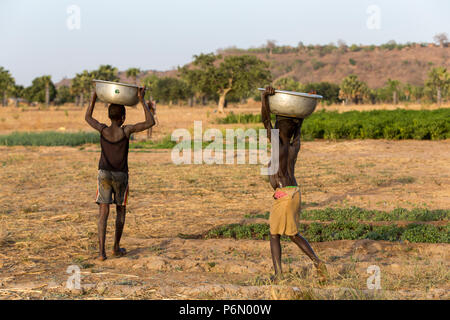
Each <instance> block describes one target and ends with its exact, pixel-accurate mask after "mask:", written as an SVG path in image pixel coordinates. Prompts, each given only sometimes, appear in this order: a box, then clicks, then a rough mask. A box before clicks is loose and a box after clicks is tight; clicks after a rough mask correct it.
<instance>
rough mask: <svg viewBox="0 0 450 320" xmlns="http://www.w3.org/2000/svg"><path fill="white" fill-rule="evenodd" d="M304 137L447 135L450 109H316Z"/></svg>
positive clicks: (229, 119) (239, 117)
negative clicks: (339, 111) (346, 110)
mask: <svg viewBox="0 0 450 320" xmlns="http://www.w3.org/2000/svg"><path fill="white" fill-rule="evenodd" d="M217 123H221V124H231V123H242V124H246V123H261V115H260V114H234V113H230V114H228V115H227V116H226V117H225V118H221V119H218V120H217ZM302 136H303V137H304V139H389V140H403V139H415V140H440V139H448V138H450V109H449V108H441V109H437V110H404V109H397V110H372V111H348V112H343V113H338V112H336V111H333V112H331V111H324V110H322V111H319V112H316V113H313V114H312V115H311V116H310V117H309V118H307V120H306V121H305V122H304V123H303V126H302Z"/></svg>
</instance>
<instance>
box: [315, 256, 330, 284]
mask: <svg viewBox="0 0 450 320" xmlns="http://www.w3.org/2000/svg"><path fill="white" fill-rule="evenodd" d="M315 267H316V274H317V277H318V278H319V283H324V282H326V281H327V280H328V270H327V266H326V265H325V262H323V261H320V262H319V263H318V264H316V265H315Z"/></svg>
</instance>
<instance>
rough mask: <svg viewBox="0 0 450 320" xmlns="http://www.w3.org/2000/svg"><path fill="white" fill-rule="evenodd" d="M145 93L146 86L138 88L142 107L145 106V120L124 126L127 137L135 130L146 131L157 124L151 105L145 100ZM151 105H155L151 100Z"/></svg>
mask: <svg viewBox="0 0 450 320" xmlns="http://www.w3.org/2000/svg"><path fill="white" fill-rule="evenodd" d="M144 95H145V88H139V89H138V97H139V101H140V102H141V104H142V107H143V108H144V113H145V121H143V122H139V123H136V124H131V125H126V126H124V131H125V134H126V135H127V137H129V136H130V135H131V134H132V133H133V132H140V131H144V130H147V129H149V128H151V127H153V126H154V125H155V118H154V117H153V114H152V112H151V111H150V108H149V106H148V105H147V103H146V102H145V100H144ZM150 106H151V108H153V105H152V103H151V102H150Z"/></svg>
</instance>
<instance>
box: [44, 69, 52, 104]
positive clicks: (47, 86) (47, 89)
mask: <svg viewBox="0 0 450 320" xmlns="http://www.w3.org/2000/svg"><path fill="white" fill-rule="evenodd" d="M42 81H44V84H45V106H47V107H48V105H49V103H50V82H51V81H52V77H51V76H42Z"/></svg>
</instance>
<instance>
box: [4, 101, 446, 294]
mask: <svg viewBox="0 0 450 320" xmlns="http://www.w3.org/2000/svg"><path fill="white" fill-rule="evenodd" d="M99 106H100V105H99ZM5 109H6V110H5ZM237 109H243V110H245V112H247V110H248V109H251V107H245V108H237ZM66 110H67V112H68V114H69V115H68V116H66V114H65V110H64V109H62V110H52V111H48V110H47V111H43V110H41V111H27V110H24V111H20V110H16V109H14V110H11V109H10V108H0V119H2V118H4V119H5V121H2V122H0V132H1V133H7V132H11V131H15V130H19V131H36V130H58V129H59V128H62V127H63V128H65V130H69V131H77V130H87V129H88V128H87V125H86V124H85V123H84V119H83V114H84V113H83V111H82V110H79V109H75V108H68V109H66ZM128 110H129V121H130V122H131V121H135V120H138V119H139V118H140V117H141V116H142V117H143V115H142V110H140V109H137V110H136V109H128ZM255 110H256V109H255ZM104 111H106V110H105V109H103V106H101V107H99V108H98V110H97V111H96V112H97V115H98V117H99V118H100V119H101V120H104V121H106V117H105V112H104ZM158 112H159V113H158V117H159V120H160V126H159V127H157V128H155V131H154V132H155V136H156V137H162V136H165V135H167V134H168V133H170V132H171V131H172V130H173V129H174V128H177V127H181V128H191V127H192V125H193V119H196V120H203V121H205V123H206V125H205V127H206V126H211V125H212V123H213V122H214V118H215V115H214V113H213V108H212V107H209V108H203V109H201V110H200V108H193V109H187V108H177V107H173V108H169V107H162V108H160V109H159V110H158ZM16 114H18V115H19V116H18V117H15V115H16ZM127 121H128V120H127ZM36 123H37V124H36ZM61 130H62V129H61ZM98 151H99V148H98V146H95V145H90V146H82V147H77V148H71V147H0V180H1V181H2V186H1V189H0V299H23V298H32V299H42V298H56V299H73V298H76V299H105V298H109V299H142V298H146V299H194V298H197V299H198V298H200V299H223V298H232V299H261V298H263V299H378V298H386V299H449V298H450V291H449V290H450V281H449V278H450V273H449V270H450V268H449V265H450V259H449V256H448V253H449V248H450V245H449V244H445V243H443V244H421V243H407V242H387V241H372V240H356V241H350V240H342V241H333V242H320V243H312V246H313V247H314V248H315V250H316V251H317V252H318V255H319V256H320V257H321V258H322V259H324V260H325V261H326V263H327V266H328V268H329V272H330V279H329V281H328V282H327V283H323V284H321V283H318V281H317V279H316V277H315V275H314V272H313V270H312V265H311V263H310V262H309V261H308V259H307V257H306V256H305V255H303V254H302V253H301V252H300V251H299V249H298V248H297V247H295V245H294V244H292V243H290V242H283V243H282V246H283V262H284V270H285V272H286V277H285V279H283V280H282V281H280V282H279V283H276V284H275V283H272V282H270V281H269V276H270V274H271V272H272V263H271V257H270V249H269V243H268V242H267V241H263V240H234V239H208V240H206V239H203V238H200V237H197V238H196V235H198V236H201V235H202V234H204V233H205V232H207V231H208V230H211V229H212V228H215V227H217V226H222V225H226V224H230V223H242V224H246V223H250V222H254V221H257V219H249V218H246V217H245V215H246V214H255V213H265V212H267V211H268V210H269V208H270V205H271V196H272V190H271V188H270V186H269V184H268V183H267V182H266V180H265V179H264V178H263V176H261V175H260V174H259V168H260V166H259V165H174V164H173V163H172V161H171V159H170V150H146V151H145V152H130V155H129V166H130V199H129V204H128V207H127V221H126V225H125V231H124V236H123V240H122V246H124V247H125V248H126V249H127V250H128V254H127V255H126V256H125V257H122V258H113V257H112V256H111V254H109V259H107V260H106V261H104V262H99V261H97V260H96V259H95V258H96V256H97V227H96V219H97V210H98V208H97V205H96V204H95V203H94V198H95V192H96V176H97V164H98V159H99V152H98ZM449 164H450V141H449V140H445V141H410V140H408V141H385V140H352V141H337V142H332V141H312V142H304V143H303V144H302V150H301V152H300V155H299V160H298V162H297V168H296V175H297V177H298V181H299V183H300V187H301V192H302V203H303V205H302V207H303V209H310V208H327V207H349V206H358V207H362V208H367V209H378V210H385V211H387V210H392V209H394V208H396V207H403V208H407V209H412V208H416V207H420V208H429V209H448V208H450V165H449ZM114 216H115V209H114V208H112V212H111V214H110V218H109V223H108V234H107V250H108V251H107V253H109V252H110V251H111V249H112V237H113V232H114ZM249 220H252V221H249ZM182 234H184V235H186V234H187V235H191V237H190V238H189V239H186V238H185V237H183V236H181V235H182ZM71 265H78V266H80V268H81V285H82V288H81V289H80V290H69V289H67V288H66V281H67V279H68V277H69V276H70V274H68V273H67V272H66V270H67V268H68V267H69V266H71ZM369 265H377V266H379V267H380V270H381V287H382V289H381V290H376V291H373V290H367V285H366V281H367V278H368V277H369V276H370V275H369V274H368V273H367V271H366V270H367V267H368V266H369Z"/></svg>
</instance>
